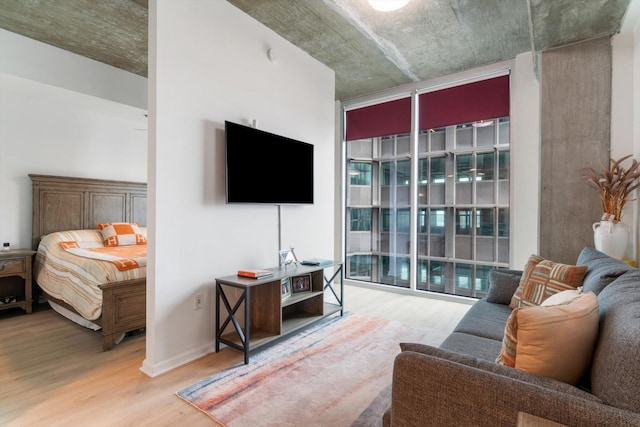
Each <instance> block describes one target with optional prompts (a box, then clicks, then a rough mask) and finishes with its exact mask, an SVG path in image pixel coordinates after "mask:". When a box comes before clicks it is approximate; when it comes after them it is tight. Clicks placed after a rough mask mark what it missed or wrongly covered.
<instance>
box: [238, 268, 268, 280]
mask: <svg viewBox="0 0 640 427" xmlns="http://www.w3.org/2000/svg"><path fill="white" fill-rule="evenodd" d="M238 276H242V277H250V278H252V279H260V278H262V277H268V276H273V271H269V270H238Z"/></svg>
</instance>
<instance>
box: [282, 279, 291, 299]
mask: <svg viewBox="0 0 640 427" xmlns="http://www.w3.org/2000/svg"><path fill="white" fill-rule="evenodd" d="M280 296H281V298H282V299H283V300H284V299H287V298H289V297H290V296H291V281H290V280H289V278H288V277H284V278H282V279H281V280H280Z"/></svg>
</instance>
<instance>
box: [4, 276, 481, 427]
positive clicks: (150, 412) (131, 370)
mask: <svg viewBox="0 0 640 427" xmlns="http://www.w3.org/2000/svg"><path fill="white" fill-rule="evenodd" d="M345 301H346V310H347V311H351V312H356V313H362V314H367V315H370V316H374V317H382V318H387V319H395V320H399V321H403V322H406V323H410V324H412V325H417V326H420V325H422V326H424V327H429V328H434V329H440V330H443V331H450V330H451V329H452V328H453V327H454V326H455V324H456V323H457V322H458V320H459V319H460V318H461V317H462V316H463V315H464V313H466V311H467V310H468V308H469V307H470V305H468V304H460V303H455V302H445V301H440V300H433V299H428V298H423V297H414V296H407V295H398V294H394V293H390V292H385V291H380V290H372V289H366V288H361V287H356V286H345ZM144 349H145V337H144V334H139V335H137V336H133V337H128V338H126V339H125V340H124V341H123V342H122V343H120V344H119V345H117V346H116V347H115V348H114V349H113V350H111V351H108V352H103V351H102V343H101V339H100V336H99V334H98V333H96V332H92V331H89V330H87V329H84V328H82V327H80V326H77V325H75V324H74V323H72V322H70V321H68V320H66V319H64V318H62V317H61V316H60V315H58V314H57V313H55V312H54V311H52V310H50V309H46V308H42V307H41V308H39V309H37V310H36V311H35V312H34V313H33V314H30V315H26V314H23V312H21V311H15V312H14V310H12V311H11V312H0V425H2V426H174V425H188V426H212V425H215V424H216V423H215V422H214V421H213V420H212V419H211V418H209V417H208V416H206V415H204V414H203V413H201V412H199V411H197V410H196V409H194V408H192V407H191V406H189V405H188V404H187V403H186V402H184V401H182V400H181V399H180V398H178V397H177V396H176V395H175V393H176V392H177V391H178V390H180V389H182V388H184V387H187V386H189V385H191V384H193V383H194V382H196V381H198V380H200V379H202V378H204V377H206V376H209V375H211V374H212V373H214V372H216V371H219V370H221V369H224V368H226V367H228V366H231V365H233V364H235V363H237V362H239V361H241V360H242V355H241V353H240V352H238V351H235V350H232V349H226V348H225V349H223V350H221V351H220V352H219V353H217V354H215V353H214V354H210V355H207V356H205V357H203V358H201V359H198V360H196V361H194V362H192V363H189V364H188V365H185V366H182V367H180V368H177V369H174V370H172V371H170V372H167V373H165V374H163V375H159V376H158V377H155V378H149V377H147V376H146V375H145V374H143V373H142V372H140V370H139V368H140V366H141V365H142V361H143V359H144V357H145V354H144V352H145V350H144Z"/></svg>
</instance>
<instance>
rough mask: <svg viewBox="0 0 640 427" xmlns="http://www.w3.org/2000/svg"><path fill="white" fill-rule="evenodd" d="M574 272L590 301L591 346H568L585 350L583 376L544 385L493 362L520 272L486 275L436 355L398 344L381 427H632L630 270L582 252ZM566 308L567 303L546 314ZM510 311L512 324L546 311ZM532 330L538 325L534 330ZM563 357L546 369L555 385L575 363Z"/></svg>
mask: <svg viewBox="0 0 640 427" xmlns="http://www.w3.org/2000/svg"><path fill="white" fill-rule="evenodd" d="M576 266H586V270H585V271H586V273H585V274H584V276H583V278H582V280H581V282H582V283H581V284H582V293H583V294H584V295H581V297H583V299H584V298H586V295H587V294H589V295H591V296H592V295H595V297H593V296H592V298H593V300H596V299H597V304H596V309H595V331H594V332H593V334H592V335H593V340H591V341H590V339H589V338H588V337H587V336H585V337H581V338H579V339H577V340H574V341H577V344H578V345H582V344H585V343H586V344H585V345H587V346H589V347H588V354H587V359H585V360H586V362H587V363H586V365H585V368H584V369H582V367H579V368H578V369H579V370H580V371H582V375H580V377H579V380H577V381H575V378H574V380H572V381H569V382H567V381H566V380H564V379H557V378H554V376H557V375H556V373H551V374H549V375H550V376H551V377H549V376H547V375H546V374H545V375H540V374H539V373H531V372H529V371H526V370H523V369H522V368H521V367H519V366H518V365H517V363H516V366H515V367H511V366H506V365H504V364H501V363H498V362H496V360H499V358H498V356H500V355H503V354H504V353H505V351H506V349H508V347H509V344H508V342H507V341H505V326H506V325H507V322H508V320H509V319H510V316H511V314H512V312H513V311H514V310H513V309H512V308H511V307H510V304H512V303H513V301H512V300H513V298H514V294H516V293H517V291H518V287H519V286H522V284H521V283H520V282H521V275H522V272H520V271H513V270H495V271H493V272H492V273H491V276H490V285H489V291H488V295H487V297H486V299H482V300H479V301H478V302H477V303H475V304H474V306H473V307H472V308H471V309H470V310H469V311H468V312H467V314H466V315H465V316H464V317H463V318H462V320H461V321H460V322H459V324H458V325H457V327H456V328H455V330H454V331H453V332H452V333H451V334H450V335H449V336H448V337H447V339H446V340H445V341H444V342H443V343H442V344H441V345H440V347H438V348H436V347H431V346H428V345H423V344H420V343H403V344H401V349H402V351H401V353H399V354H398V356H397V357H396V359H395V362H394V367H393V383H392V392H391V404H390V407H389V409H388V410H387V412H386V413H385V414H384V417H383V425H385V426H394V427H396V426H492V427H495V426H515V425H516V424H517V422H518V418H519V416H522V414H527V415H531V416H533V417H539V418H541V419H543V420H548V421H550V422H555V423H559V424H561V425H567V426H581V427H584V426H640V269H635V268H632V267H629V266H628V265H627V264H625V263H624V262H622V261H619V260H616V259H614V258H611V257H609V256H607V255H605V254H603V253H601V252H598V251H596V250H595V249H592V248H584V249H583V250H582V252H581V253H580V255H579V257H578V259H577V261H576ZM525 271H527V269H526V268H525ZM590 293H593V294H590ZM576 299H577V298H576ZM592 302H593V301H592ZM569 304H574V303H573V302H571V303H564V304H561V305H560V306H553V307H554V308H552V310H556V311H557V310H560V309H564V307H562V306H564V305H569ZM517 310H518V319H522V318H523V317H522V316H521V315H522V314H525V313H534V312H535V313H538V312H541V311H544V310H549V307H535V305H534V307H532V308H529V307H521V308H518V309H517ZM514 317H515V314H514V316H511V319H513V318H514ZM590 318H591V319H592V320H591V321H593V318H594V316H593V315H592V316H591V317H590ZM585 319H587V317H585ZM579 322H583V320H579ZM509 324H510V325H512V324H513V322H512V321H510V322H509ZM540 324H544V322H541V321H537V322H536V326H537V325H540ZM584 324H587V320H584ZM582 325H583V323H579V324H578V327H576V328H575V330H576V331H577V330H579V329H582V328H581V326H582ZM517 326H518V327H521V326H522V327H524V324H523V325H520V324H518V325H517ZM552 328H556V326H552ZM585 329H588V328H585ZM551 330H552V331H553V332H552V333H548V336H549V338H551V339H553V338H554V337H555V338H558V336H559V334H561V333H562V332H560V327H559V328H558V332H557V333H556V329H551ZM568 332H569V335H568V336H567V335H565V336H563V338H562V340H566V341H571V340H572V339H573V338H574V334H572V329H569V331H568ZM565 333H566V331H565ZM576 333H578V332H576ZM520 336H525V333H524V332H520ZM534 344H536V345H537V344H538V343H534ZM561 344H562V343H561ZM518 345H520V343H519V342H518ZM523 348H524V345H523ZM514 349H515V350H517V349H518V346H514ZM569 349H570V350H563V351H559V352H558V353H563V354H556V355H552V358H551V361H552V363H551V365H552V368H553V367H556V368H557V366H555V361H556V360H558V366H560V368H559V369H557V371H558V372H559V374H558V375H560V376H562V375H563V374H564V373H565V372H568V371H571V370H573V368H574V367H575V366H579V365H580V363H582V361H581V359H580V356H579V355H574V354H567V353H577V352H578V351H577V350H574V349H572V348H571V347H569ZM540 353H544V351H540ZM518 357H519V356H518V354H517V351H516V360H518ZM556 358H557V359H556ZM560 359H564V361H563V362H560ZM583 359H584V357H583ZM567 361H568V362H567ZM562 363H564V365H562ZM567 363H568V364H567ZM574 374H575V373H574ZM574 376H575V375H574Z"/></svg>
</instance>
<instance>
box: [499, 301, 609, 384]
mask: <svg viewBox="0 0 640 427" xmlns="http://www.w3.org/2000/svg"><path fill="white" fill-rule="evenodd" d="M598 321H599V316H598V300H597V298H596V296H595V294H594V293H593V292H587V293H584V294H581V295H579V296H577V297H575V298H573V300H570V301H568V302H565V303H563V304H559V305H551V306H532V307H520V308H516V309H515V310H513V312H512V313H511V315H510V316H509V319H508V321H507V326H506V328H505V335H504V339H503V341H502V351H501V352H500V355H499V356H498V358H497V359H496V362H498V363H500V364H503V365H507V366H511V367H513V368H516V369H520V370H522V371H526V372H530V373H532V374H536V375H540V376H544V377H548V378H554V379H557V380H560V381H564V382H566V383H570V384H576V383H578V381H579V380H580V379H581V377H582V375H583V373H584V371H585V369H586V368H587V366H588V365H589V362H590V361H591V353H592V351H593V346H594V344H595V340H596V336H597V335H598Z"/></svg>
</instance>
